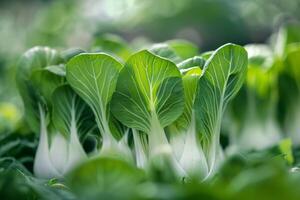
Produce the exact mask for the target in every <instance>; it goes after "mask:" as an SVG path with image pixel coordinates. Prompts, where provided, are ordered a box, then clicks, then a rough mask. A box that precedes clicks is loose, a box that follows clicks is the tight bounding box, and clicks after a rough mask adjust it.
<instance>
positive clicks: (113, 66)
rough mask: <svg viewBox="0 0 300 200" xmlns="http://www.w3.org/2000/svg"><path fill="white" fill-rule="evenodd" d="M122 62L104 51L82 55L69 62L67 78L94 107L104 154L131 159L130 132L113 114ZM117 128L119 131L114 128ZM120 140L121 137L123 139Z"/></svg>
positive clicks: (101, 154) (101, 153)
mask: <svg viewBox="0 0 300 200" xmlns="http://www.w3.org/2000/svg"><path fill="white" fill-rule="evenodd" d="M121 68H122V65H121V64H120V63H119V62H118V61H116V60H115V59H114V58H112V57H111V56H109V55H106V54H102V53H91V54H87V53H86V54H80V55H78V56H75V57H74V58H72V59H71V60H70V61H69V62H68V63H67V74H66V77H67V81H68V83H69V84H70V85H71V87H72V88H73V89H74V90H75V91H76V92H77V93H78V95H79V96H81V98H82V99H83V100H84V101H85V102H86V103H87V104H88V105H89V106H90V108H91V109H92V111H93V113H94V116H95V119H96V123H97V126H98V129H99V131H100V134H101V136H102V146H101V150H100V156H112V157H121V158H123V159H125V160H128V161H131V160H132V155H131V151H130V149H129V147H128V145H127V144H126V142H127V135H128V134H125V132H122V131H118V130H119V129H118V127H119V126H121V125H119V124H118V122H116V120H115V119H114V118H113V116H112V115H111V113H110V107H109V102H110V99H111V97H112V95H113V92H114V91H115V88H116V83H117V79H118V75H119V71H120V70H121ZM114 130H115V131H114ZM122 137H123V139H122V140H118V138H119V139H120V138H122Z"/></svg>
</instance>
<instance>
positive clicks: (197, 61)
mask: <svg viewBox="0 0 300 200" xmlns="http://www.w3.org/2000/svg"><path fill="white" fill-rule="evenodd" d="M204 64H205V60H204V59H203V58H202V57H201V56H194V57H191V58H188V59H186V60H184V61H182V62H180V63H178V68H179V69H188V68H191V67H200V68H201V69H202V68H203V66H204Z"/></svg>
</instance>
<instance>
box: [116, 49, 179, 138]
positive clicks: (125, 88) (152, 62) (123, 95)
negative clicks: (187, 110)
mask: <svg viewBox="0 0 300 200" xmlns="http://www.w3.org/2000/svg"><path fill="white" fill-rule="evenodd" d="M180 77H181V75H180V72H179V71H178V69H177V67H176V65H175V64H173V63H172V62H170V61H168V60H165V59H162V58H160V57H157V56H155V55H153V54H151V53H150V52H148V51H140V52H138V53H136V54H134V55H133V56H131V57H130V59H129V60H128V61H127V62H126V64H125V67H124V68H123V69H122V71H121V72H120V76H119V79H118V84H117V89H116V92H115V93H114V95H113V98H112V106H111V108H112V112H113V114H114V116H115V117H116V118H117V119H118V120H120V121H121V122H122V123H123V124H125V125H126V126H128V127H131V128H136V129H138V130H140V131H143V132H146V133H148V132H149V131H150V128H151V120H152V117H153V115H156V116H157V118H158V120H159V122H160V125H161V126H162V127H165V126H167V125H169V124H170V123H172V122H173V121H174V120H175V119H176V118H177V117H179V115H180V114H181V113H182V110H183V104H184V99H183V88H182V81H181V78H180Z"/></svg>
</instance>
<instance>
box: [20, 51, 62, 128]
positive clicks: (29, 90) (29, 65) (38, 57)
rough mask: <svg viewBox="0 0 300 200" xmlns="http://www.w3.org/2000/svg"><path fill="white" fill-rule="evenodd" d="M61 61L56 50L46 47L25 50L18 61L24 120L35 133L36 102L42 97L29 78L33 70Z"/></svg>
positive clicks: (37, 117) (40, 102)
mask: <svg viewBox="0 0 300 200" xmlns="http://www.w3.org/2000/svg"><path fill="white" fill-rule="evenodd" d="M61 62H62V59H61V57H60V56H59V54H58V52H57V51H56V50H54V49H50V48H48V47H34V48H32V49H29V50H28V51H27V52H25V53H24V54H23V56H22V57H21V59H20V61H19V63H18V69H17V74H16V80H17V86H18V89H19V92H20V94H21V97H22V100H23V102H24V104H25V105H26V106H24V108H25V120H26V122H27V123H28V125H29V126H30V128H31V130H33V131H34V132H35V133H38V132H39V130H40V125H39V124H40V123H39V108H38V104H42V99H41V98H40V95H39V94H38V93H37V91H36V88H35V86H34V85H33V83H32V82H31V80H30V78H31V77H32V74H33V72H34V71H36V70H41V69H43V68H45V67H47V66H50V65H57V64H60V63H61ZM46 85H47V84H46V83H45V84H44V83H41V85H39V86H40V87H47V86H46Z"/></svg>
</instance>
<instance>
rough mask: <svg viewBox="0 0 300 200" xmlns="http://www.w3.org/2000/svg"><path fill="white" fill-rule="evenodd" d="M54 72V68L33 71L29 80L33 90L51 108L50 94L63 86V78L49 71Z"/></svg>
mask: <svg viewBox="0 0 300 200" xmlns="http://www.w3.org/2000/svg"><path fill="white" fill-rule="evenodd" d="M49 69H50V70H54V71H55V69H54V66H51V67H46V68H44V69H40V70H35V71H34V72H33V73H32V75H31V77H30V80H31V82H32V85H33V86H34V87H35V90H36V91H37V92H38V94H39V95H41V96H42V97H43V98H44V99H45V100H46V102H47V106H48V107H50V106H51V97H52V93H53V91H54V90H55V88H57V87H58V86H60V85H62V84H64V82H65V78H64V77H63V76H61V75H57V74H55V73H53V72H52V71H50V70H49Z"/></svg>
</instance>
